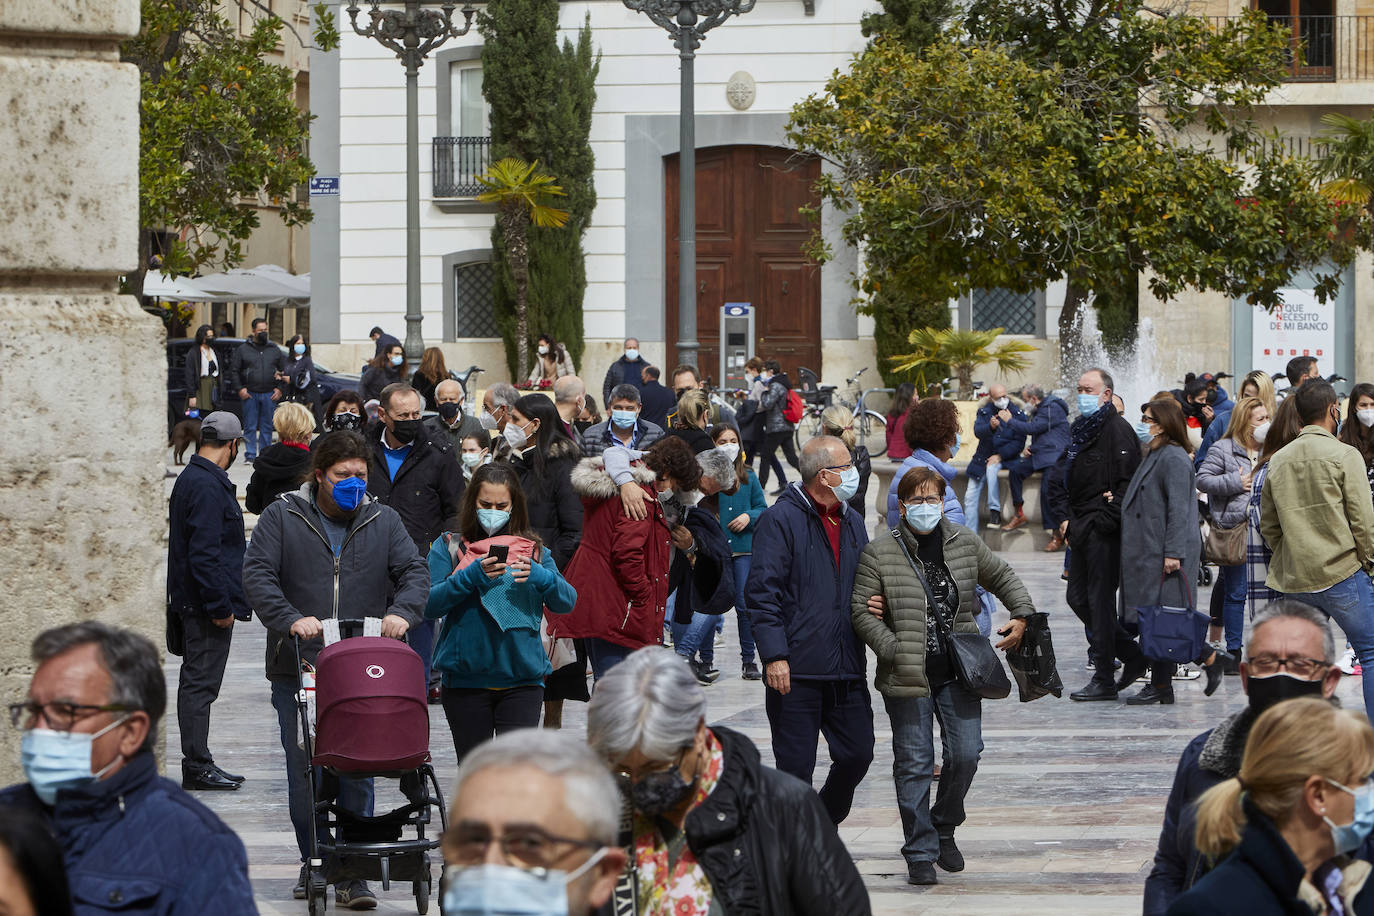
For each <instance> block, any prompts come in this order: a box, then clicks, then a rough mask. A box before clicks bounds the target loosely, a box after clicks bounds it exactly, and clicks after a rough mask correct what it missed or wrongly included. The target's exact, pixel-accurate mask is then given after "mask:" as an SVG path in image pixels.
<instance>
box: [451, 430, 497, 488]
mask: <svg viewBox="0 0 1374 916" xmlns="http://www.w3.org/2000/svg"><path fill="white" fill-rule="evenodd" d="M486 441H487V437H486V436H485V435H482V436H464V437H463V441H462V444H461V449H460V451H459V452H458V460H459V461H460V462H461V463H462V465H463V481H464V482H465V483H470V482H471V481H472V475H473V474H474V473H476V471H477V469H478V468H480V467H481V466H482V465H484V464H487V463H489V462H490V461H491V450H490V449H488V448H487V445H486Z"/></svg>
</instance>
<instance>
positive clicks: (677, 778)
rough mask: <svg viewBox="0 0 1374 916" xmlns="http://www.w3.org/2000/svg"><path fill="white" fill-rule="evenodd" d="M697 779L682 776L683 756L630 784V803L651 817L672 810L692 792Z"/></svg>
mask: <svg viewBox="0 0 1374 916" xmlns="http://www.w3.org/2000/svg"><path fill="white" fill-rule="evenodd" d="M696 784H697V781H696V779H692V780H691V781H690V782H689V781H688V780H686V779H683V778H682V758H681V757H679V758H678V760H677V762H676V763H674V764H673V766H671V767H669V768H668V769H666V770H664V771H663V772H661V773H650V774H649V775H647V776H645V777H643V778H642V779H640V780H639V781H638V782H636V783H634V784H633V785H631V786H630V803H631V804H633V805H634V807H635V810H636V811H639V812H640V813H641V814H647V815H648V816H649V817H655V816H657V815H660V814H663V813H664V812H667V811H671V810H673V809H674V808H676V807H677V806H678V805H680V804H682V802H683V801H684V800H685V799H686V798H687V796H689V795H691V794H692V789H693V788H695V787H696Z"/></svg>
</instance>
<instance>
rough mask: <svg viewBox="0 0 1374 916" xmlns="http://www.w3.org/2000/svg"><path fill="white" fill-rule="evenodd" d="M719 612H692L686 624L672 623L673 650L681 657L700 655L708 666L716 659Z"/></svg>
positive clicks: (688, 657)
mask: <svg viewBox="0 0 1374 916" xmlns="http://www.w3.org/2000/svg"><path fill="white" fill-rule="evenodd" d="M718 620H720V615H719V614H693V615H692V622H691V623H688V624H681V623H674V624H673V651H675V652H677V654H678V655H681V656H682V657H683V658H687V659H690V658H693V657H695V656H697V655H700V656H701V660H702V662H703V663H704V664H705V665H706V666H707V667H708V668H709V667H711V665H712V664H714V662H715V660H716V622H717V621H718Z"/></svg>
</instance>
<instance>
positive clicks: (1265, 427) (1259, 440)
mask: <svg viewBox="0 0 1374 916" xmlns="http://www.w3.org/2000/svg"><path fill="white" fill-rule="evenodd" d="M1250 435H1251V436H1252V437H1254V440H1255V444H1257V445H1263V444H1264V437H1265V436H1267V435H1269V421H1268V420H1265V421H1264V422H1263V423H1261V424H1260V425H1259V426H1256V427H1255V428H1254V429H1252V430H1251V431H1250Z"/></svg>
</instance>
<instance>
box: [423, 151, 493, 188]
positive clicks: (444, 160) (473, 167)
mask: <svg viewBox="0 0 1374 916" xmlns="http://www.w3.org/2000/svg"><path fill="white" fill-rule="evenodd" d="M490 164H491V138H490V137H435V138H434V196H435V197H476V196H477V195H478V194H481V193H482V192H483V191H484V190H486V189H485V188H483V187H482V183H481V182H479V181H478V180H477V176H478V175H483V174H486V171H487V166H489V165H490Z"/></svg>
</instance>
